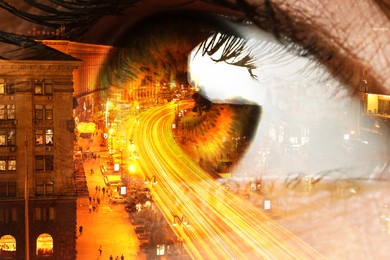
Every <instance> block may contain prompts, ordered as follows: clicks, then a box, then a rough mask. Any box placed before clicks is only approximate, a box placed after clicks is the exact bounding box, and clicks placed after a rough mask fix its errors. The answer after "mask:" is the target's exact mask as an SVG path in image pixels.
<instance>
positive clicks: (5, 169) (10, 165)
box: [0, 156, 16, 173]
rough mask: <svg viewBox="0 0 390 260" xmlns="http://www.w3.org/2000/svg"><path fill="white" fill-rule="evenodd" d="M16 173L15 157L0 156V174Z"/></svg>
mask: <svg viewBox="0 0 390 260" xmlns="http://www.w3.org/2000/svg"><path fill="white" fill-rule="evenodd" d="M15 171H16V157H15V156H0V173H14V172H15Z"/></svg>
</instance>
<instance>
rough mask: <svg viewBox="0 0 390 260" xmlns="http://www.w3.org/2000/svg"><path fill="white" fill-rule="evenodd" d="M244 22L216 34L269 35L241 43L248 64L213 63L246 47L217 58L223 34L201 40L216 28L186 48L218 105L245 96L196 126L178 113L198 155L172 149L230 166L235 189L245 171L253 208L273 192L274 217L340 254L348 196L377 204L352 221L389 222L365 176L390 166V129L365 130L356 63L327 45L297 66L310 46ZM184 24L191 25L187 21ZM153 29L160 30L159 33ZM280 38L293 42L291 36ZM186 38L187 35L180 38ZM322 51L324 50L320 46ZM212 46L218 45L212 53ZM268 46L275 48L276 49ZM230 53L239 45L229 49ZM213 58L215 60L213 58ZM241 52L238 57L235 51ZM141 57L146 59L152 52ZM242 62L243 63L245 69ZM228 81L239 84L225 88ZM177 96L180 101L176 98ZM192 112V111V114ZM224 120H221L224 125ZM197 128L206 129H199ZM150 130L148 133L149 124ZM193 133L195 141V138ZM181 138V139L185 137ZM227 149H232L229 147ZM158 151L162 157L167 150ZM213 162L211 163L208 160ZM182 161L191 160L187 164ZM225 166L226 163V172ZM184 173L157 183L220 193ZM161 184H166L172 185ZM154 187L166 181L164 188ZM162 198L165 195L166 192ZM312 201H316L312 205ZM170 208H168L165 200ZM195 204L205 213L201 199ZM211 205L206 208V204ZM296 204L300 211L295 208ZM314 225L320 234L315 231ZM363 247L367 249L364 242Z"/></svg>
mask: <svg viewBox="0 0 390 260" xmlns="http://www.w3.org/2000/svg"><path fill="white" fill-rule="evenodd" d="M240 26H241V27H237V28H236V30H233V29H231V31H230V32H226V30H225V31H224V30H221V31H222V33H221V34H218V33H216V34H211V37H213V36H215V37H224V36H226V37H230V39H231V41H234V40H236V42H239V41H240V40H242V39H247V38H250V39H251V41H255V42H256V43H257V44H254V45H255V46H256V47H259V45H261V44H259V43H261V42H263V43H264V45H263V48H257V49H256V48H255V47H253V48H251V47H252V45H251V41H248V42H247V43H245V48H244V51H242V52H241V54H242V56H241V57H246V55H245V54H248V53H250V54H251V55H250V57H251V59H250V60H245V61H246V62H247V63H246V64H245V65H247V66H241V67H240V66H232V65H230V68H233V70H232V71H229V72H227V70H226V69H224V70H223V72H222V73H219V72H218V70H217V69H216V67H213V66H214V65H215V66H219V65H228V64H229V63H230V64H231V63H234V62H235V61H240V59H239V57H238V56H240V55H232V56H231V57H230V58H231V59H228V58H226V59H224V60H223V61H222V62H219V63H218V62H215V60H219V59H220V57H221V56H218V54H219V53H218V51H219V50H222V49H223V48H224V46H226V45H223V44H221V46H222V47H221V49H218V48H215V51H214V49H213V48H211V49H210V48H209V49H207V48H204V47H205V46H211V47H213V46H216V45H218V44H217V43H218V40H219V39H221V38H215V42H214V43H215V45H213V44H210V41H211V40H212V39H213V38H207V37H206V38H205V40H204V41H203V45H201V46H193V48H189V49H191V50H193V53H196V52H197V55H195V54H194V55H193V56H191V57H190V59H189V68H187V69H188V70H189V71H188V72H189V74H191V76H190V79H189V81H190V83H191V84H194V86H195V87H199V89H200V92H199V94H201V96H202V97H203V98H207V99H208V101H211V103H212V104H211V106H212V107H213V108H216V107H218V105H217V104H215V103H217V102H219V103H220V105H221V103H222V104H224V105H226V104H228V103H229V104H230V105H232V104H233V105H239V106H236V107H234V108H232V106H230V107H229V106H225V107H224V108H223V109H221V108H218V109H216V110H214V111H211V112H210V113H209V114H208V115H211V116H209V117H204V118H203V120H200V121H199V124H197V126H196V127H194V123H193V122H185V121H184V120H183V121H182V122H181V123H179V128H178V129H177V130H178V132H180V131H181V133H179V134H178V135H176V137H175V138H176V141H177V143H179V146H180V147H182V148H183V146H185V145H186V144H187V145H188V146H187V148H188V149H192V150H191V151H192V152H189V155H190V157H192V158H191V159H189V158H188V157H185V156H183V155H181V153H179V152H178V150H174V151H176V153H175V155H177V156H180V158H182V159H183V158H185V159H184V160H186V161H187V162H188V164H191V161H192V160H193V159H194V158H195V159H194V160H195V161H196V162H198V163H199V164H202V166H203V167H204V168H206V169H207V168H208V169H210V168H212V169H211V170H210V171H213V173H215V169H216V168H218V171H220V172H217V173H222V174H221V176H223V173H229V174H231V175H232V177H233V178H230V179H223V178H221V181H226V180H227V181H230V183H229V184H228V185H230V190H231V192H240V191H239V190H238V189H237V186H236V185H235V184H234V182H235V180H237V179H238V180H239V179H240V178H241V180H251V181H250V182H249V185H248V182H244V183H239V185H240V186H241V188H243V190H245V188H244V187H250V188H248V189H247V190H246V194H245V195H247V196H250V199H249V201H250V202H251V203H253V204H255V205H256V207H257V208H261V209H263V210H264V205H263V204H262V203H263V202H264V201H268V200H269V201H271V205H272V207H271V210H269V211H267V210H268V209H266V210H265V212H269V213H270V214H275V213H276V212H278V213H281V214H283V216H281V215H279V216H275V218H278V223H280V224H282V225H283V226H284V227H286V228H287V229H289V230H292V231H293V232H294V233H296V234H299V237H300V238H302V239H303V240H304V241H305V242H307V243H309V244H311V245H313V247H315V248H317V249H318V250H319V251H320V252H321V253H323V254H325V255H326V256H330V257H333V256H336V255H337V256H338V257H340V256H341V255H343V254H344V253H345V251H343V249H341V248H339V247H338V246H335V245H332V244H331V243H328V242H327V241H338V237H335V236H334V235H333V234H329V233H334V234H338V235H340V232H338V231H339V229H338V228H339V225H341V224H339V223H340V222H339V221H345V222H347V223H348V228H347V230H351V228H352V229H353V227H355V224H354V222H353V221H351V219H350V218H351V215H350V214H351V212H350V211H347V210H344V208H347V207H348V206H350V207H353V208H355V207H357V208H358V207H360V206H361V203H360V202H359V201H360V200H362V201H366V200H367V203H368V204H369V205H370V206H371V207H374V208H375V212H366V211H364V212H362V215H361V218H359V220H356V221H358V222H359V223H361V224H362V223H364V222H366V221H367V222H369V223H371V224H372V225H371V224H370V226H371V227H374V229H375V230H376V231H374V233H375V234H379V233H381V232H382V231H381V228H382V227H383V223H382V224H380V225H378V221H377V220H378V219H381V221H382V220H383V218H381V217H380V216H381V215H380V214H379V213H378V212H379V210H383V209H384V208H382V207H381V206H378V205H374V204H376V202H377V200H379V201H380V199H379V197H382V195H377V194H376V193H373V192H372V190H371V189H372V186H370V185H367V183H368V182H371V181H372V180H377V179H378V177H379V176H383V175H384V174H386V171H387V169H388V155H389V151H388V148H387V147H388V139H387V137H386V135H385V134H383V135H382V136H379V135H375V134H374V135H371V134H370V133H366V132H364V133H361V131H360V130H362V129H363V128H365V127H363V125H365V126H366V125H369V123H370V122H367V121H365V120H364V119H362V118H359V117H355V115H356V113H357V112H358V111H359V109H360V108H361V103H360V101H359V99H358V96H359V95H357V92H358V88H359V85H358V84H357V81H355V76H356V74H357V71H359V69H357V70H354V69H351V70H349V71H348V69H344V68H345V67H343V66H341V65H340V64H341V63H340V64H337V65H334V66H333V65H332V64H329V63H327V62H326V60H324V57H325V56H326V55H325V54H324V55H323V56H321V55H319V56H320V58H319V59H318V60H317V59H315V57H317V56H315V55H313V56H310V59H307V60H308V61H309V62H308V63H302V64H306V65H302V64H301V65H302V66H301V67H299V66H297V65H296V64H297V62H300V61H302V60H305V56H308V55H307V54H310V53H308V52H307V51H305V48H303V47H298V48H296V46H293V45H289V44H287V45H277V43H278V39H272V37H271V36H270V35H266V36H261V35H262V34H263V33H260V32H259V31H258V30H257V29H256V28H251V30H250V32H251V35H250V37H249V36H248V35H246V36H245V35H243V34H240V32H242V31H243V29H242V28H249V27H250V26H249V25H247V24H241V25H240ZM186 28H187V29H188V28H189V27H186ZM225 29H226V28H225ZM254 32H258V34H257V33H256V34H254ZM239 34H240V35H239ZM209 36H210V35H209ZM264 37H265V38H264ZM301 37H302V39H301V40H302V41H303V40H304V39H303V38H304V37H303V36H302V35H301ZM156 39H159V38H157V36H156ZM172 39H173V37H172ZM283 40H284V41H287V42H289V40H288V39H283ZM157 41H158V40H157ZM122 43H123V42H122ZM142 43H143V44H144V45H143V46H141V47H142V48H143V47H144V46H145V45H146V43H147V42H146V41H144V42H141V44H142ZM160 43H162V44H163V43H164V42H163V41H161V42H160ZM225 43H229V41H228V40H226V41H225ZM230 43H231V42H230ZM169 45H170V48H169V49H170V50H175V41H173V40H172V42H170V44H169ZM181 46H182V47H183V46H186V45H185V44H184V43H182V44H181ZM233 46H238V47H237V49H240V48H239V47H240V46H239V45H233ZM186 47H187V46H186ZM142 48H141V49H142ZM310 48H311V50H312V53H315V52H316V51H318V49H316V47H315V45H314V42H313V43H312V45H311V46H310ZM233 49H234V48H233ZM237 49H236V50H237ZM286 49H287V50H290V52H285V50H286ZM138 50H139V49H138ZM142 50H143V49H142ZM160 50H161V49H160ZM240 50H241V49H240ZM245 51H247V52H245ZM322 51H323V52H325V51H324V50H322ZM332 51H335V50H328V51H327V53H328V54H329V53H331V52H332ZM202 52H203V53H204V55H201V54H203V53H202ZM145 53H147V52H145ZM167 53H169V52H167ZM208 53H214V54H216V56H213V55H209V54H208ZM272 53H273V54H275V55H276V57H275V56H271V54H272ZM231 54H237V53H235V52H234V51H233V52H232V53H231ZM294 54H295V55H294ZM315 54H317V53H315ZM144 58H145V57H143V59H144ZM149 58H150V57H149ZM210 58H213V59H214V60H210ZM235 58H236V60H234V59H235ZM145 59H148V57H146V58H145ZM199 60H203V61H202V62H200V64H201V65H200V66H199V67H200V68H202V69H204V68H205V67H206V64H207V63H205V62H204V61H205V60H208V61H211V63H212V65H213V66H211V67H209V68H208V70H206V71H205V70H200V69H199V67H198V68H196V62H198V61H199ZM346 60H347V59H346ZM116 61H117V60H116ZM241 61H242V60H241ZM119 64H123V63H119ZM343 64H344V63H343ZM345 64H348V62H345ZM119 66H120V65H119ZM252 66H253V67H252ZM340 66H341V67H340ZM275 68H276V69H275ZM299 68H300V69H299ZM248 69H250V71H249V70H248ZM240 70H242V71H243V72H244V73H241V71H240ZM294 70H295V71H294ZM111 71H114V70H111ZM360 71H362V70H360ZM117 73H119V74H118V75H122V76H123V75H124V74H121V72H117ZM231 75H233V76H234V79H233V80H232V79H229V80H227V78H228V76H231ZM136 76H139V74H136ZM116 79H118V78H116ZM155 79H156V78H155ZM170 79H171V78H167V80H166V81H165V83H166V84H167V85H168V84H169V83H171V82H170ZM208 80H214V81H210V82H211V83H209V82H207V81H208ZM245 80H247V81H245ZM244 82H246V83H244ZM247 82H250V83H247ZM121 83H126V82H125V81H116V85H117V86H118V85H119V84H121ZM228 84H232V85H233V86H231V88H229V87H228ZM245 84H248V85H249V84H253V85H252V87H253V89H252V90H243V89H244V87H245V86H244V85H245ZM251 91H253V92H251ZM222 94H223V95H225V96H223V95H222ZM226 94H229V95H226ZM201 102H204V100H203V101H202V100H201ZM206 103H207V102H206ZM178 106H182V105H180V104H178V105H177V107H178ZM237 107H240V108H242V110H239V109H238V108H237ZM249 108H251V109H249ZM246 109H248V110H249V112H248V114H247V115H249V116H242V115H245V113H243V111H246ZM357 110H358V111H357ZM196 112H198V111H196ZM213 113H214V114H213ZM201 114H203V112H202V113H201ZM204 114H207V113H204ZM227 114H229V115H230V116H231V115H234V114H240V115H241V117H240V116H233V117H232V116H231V117H225V116H226V115H227ZM190 115H191V116H193V114H190ZM224 117H225V118H224ZM143 120H147V119H146V118H141V121H143ZM229 120H231V121H229ZM359 120H361V121H359ZM186 123H188V124H186ZM359 124H361V125H360V127H361V128H362V129H360V130H358V129H357V128H356V127H357V126H358V125H359ZM231 125H234V128H233V130H234V129H236V132H234V131H229V130H231V129H230V128H229V127H230V126H231ZM237 125H238V126H237ZM243 125H244V127H243ZM219 126H224V127H221V128H218V127H219ZM246 128H248V129H251V130H252V132H253V133H255V134H253V135H252V138H249V135H248V136H245V135H244V134H241V133H242V132H244V131H243V130H244V129H246ZM150 131H152V130H150ZM194 133H195V134H194ZM196 133H202V134H198V136H196ZM211 133H212V134H211ZM144 134H145V135H146V132H144V133H143V135H144ZM364 134H367V135H364ZM244 137H246V138H245V139H246V140H245V142H247V143H246V144H245V145H247V146H245V148H246V149H245V150H246V151H245V152H243V151H244V150H240V151H239V152H237V151H238V150H237V148H239V147H240V148H242V146H243V143H244V142H243V140H244ZM150 138H151V137H150ZM378 138H379V139H378ZM192 139H193V140H194V142H193V145H192V146H191V145H190V143H191V142H192ZM374 139H378V140H380V141H378V140H374ZM182 141H183V143H184V145H183V144H180V143H181V142H182ZM228 143H229V144H228ZM138 145H140V144H138ZM171 145H173V144H171V143H166V144H165V146H164V150H169V149H171ZM223 145H226V147H224V148H222V147H223ZM144 148H146V147H144ZM156 149H157V148H156ZM172 149H173V148H172ZM202 149H203V150H202ZM144 150H147V149H144ZM195 150H201V151H202V152H200V156H199V157H196V154H195V152H194V151H195ZM229 153H230V155H227V154H229ZM237 154H238V155H239V156H241V157H240V158H239V160H237V162H235V159H236V157H234V156H233V155H237ZM208 155H209V156H210V158H211V159H208V161H207V160H206V157H207V156H208ZM213 156H214V157H213ZM228 156H231V158H228ZM200 157H203V158H200ZM159 158H163V156H161V157H159ZM215 158H217V159H215ZM200 159H202V160H200ZM226 159H228V160H226ZM218 160H219V161H220V162H221V164H220V165H218V164H212V162H213V163H214V162H218ZM224 160H226V162H227V163H226V164H233V161H234V166H235V167H230V168H229V167H225V168H224V167H223V166H224V165H223V162H224ZM149 163H151V162H149ZM155 163H157V162H155ZM178 163H179V162H178ZM207 164H209V165H207ZM180 165H181V164H180ZM210 165H211V167H207V166H210ZM205 166H206V167H205ZM167 167H168V166H167ZM182 167H186V166H184V165H183V166H182ZM168 168H169V169H172V168H170V167H168ZM185 169H187V168H185ZM226 169H228V170H229V172H226V171H225V172H224V170H226ZM156 171H157V170H156ZM172 171H173V169H172ZM179 174H180V178H179V177H178V176H176V175H172V176H171V179H169V180H167V179H166V177H167V176H166V175H161V176H160V177H161V178H162V179H163V180H161V181H159V183H160V184H161V185H164V184H163V183H165V182H167V183H169V184H170V186H169V189H170V190H171V192H172V193H177V194H182V193H183V194H187V195H188V196H185V197H187V198H190V199H193V200H194V201H197V202H198V203H199V204H200V205H202V206H204V205H207V206H205V207H206V208H208V207H209V206H210V203H214V202H215V201H214V202H211V201H213V200H212V196H216V195H215V194H216V193H213V192H211V191H210V189H208V188H207V187H210V186H211V185H208V184H209V183H212V181H211V180H210V179H207V178H205V179H204V180H207V185H206V183H205V182H201V183H202V185H204V186H203V189H201V188H199V187H198V186H195V185H194V186H191V185H190V184H183V183H181V184H180V185H178V184H175V181H177V178H179V179H180V180H182V182H186V181H188V182H189V183H190V182H191V181H193V180H194V179H196V178H197V175H196V174H195V173H194V172H192V171H191V174H190V173H188V174H185V173H183V172H181V173H178V175H179ZM198 180H199V179H198ZM369 180H371V181H369ZM252 184H254V185H252ZM382 184H383V183H381V184H380V185H382ZM247 185H248V186H247ZM384 185H385V184H384ZM182 186H185V187H187V189H182V188H181V187H182ZM385 186H386V185H385ZM160 187H165V188H167V187H166V186H160ZM175 187H176V188H177V189H176V188H175ZM211 187H214V186H211ZM252 187H253V189H252ZM375 187H378V186H375ZM157 189H158V190H160V191H161V189H163V188H156V190H157ZM188 189H189V190H192V191H195V193H198V194H201V196H204V197H203V200H202V199H201V198H200V197H198V196H192V195H190V194H192V193H189V192H188ZM373 189H375V188H373ZM204 190H207V191H206V193H203V192H204ZM379 190H380V191H379ZM241 192H242V190H241ZM378 192H379V194H383V192H382V189H378ZM229 194H231V193H229ZM372 196H374V197H375V198H378V199H375V202H373V200H371V199H370V198H372ZM164 198H165V199H166V200H169V197H164ZM204 198H207V199H209V201H210V202H208V203H207V202H205V201H204ZM218 198H220V197H218ZM226 198H229V199H230V198H231V197H230V195H226V197H225V198H224V199H226ZM318 198H320V199H318ZM232 200H233V199H232ZM246 202H248V201H246ZM185 204H186V202H185V201H184V200H181V199H178V202H177V203H172V205H171V207H172V208H180V209H181V210H184V208H185ZM248 204H250V203H248ZM316 205H319V206H318V208H316V209H314V207H315V206H316ZM213 206H214V205H213ZM247 206H248V205H245V206H242V207H243V208H245V209H244V210H243V211H245V210H248V212H249V209H248V208H246V207H247ZM202 209H204V208H202ZM194 210H195V209H194ZM278 210H280V211H278ZM167 211H169V210H168V209H167ZM194 212H196V213H195V214H199V215H200V216H203V214H201V213H200V212H199V211H198V208H197V207H196V211H194ZM207 212H208V213H210V212H209V211H207ZM240 212H241V211H240ZM212 214H213V216H215V215H214V214H217V213H215V212H214V213H212ZM293 214H297V215H296V216H295V217H293V216H292V215H293ZM386 214H387V213H385V215H386ZM168 215H169V214H168ZM186 215H188V214H186ZM382 215H383V214H382ZM385 215H383V216H385ZM324 216H327V217H326V218H327V219H328V218H336V219H335V220H334V221H329V220H325V219H323V218H324ZM197 217H198V216H197ZM368 219H375V220H373V221H372V220H368ZM373 222H375V223H373ZM294 223H295V224H294ZM319 223H321V224H319ZM254 225H256V224H254ZM322 225H324V226H325V227H326V228H329V230H332V231H330V232H325V231H324V230H323V229H321V228H320V227H319V226H322ZM352 226H353V227H352ZM362 226H367V224H366V225H364V224H362ZM352 232H357V233H359V234H364V236H367V234H366V233H367V232H371V231H368V230H367V229H366V228H364V227H361V229H359V230H358V231H356V230H355V231H352ZM313 233H316V234H319V235H318V236H313V235H312V234H313ZM357 233H356V234H357ZM341 234H342V236H346V239H345V243H346V244H348V245H350V243H352V241H351V240H350V239H348V234H350V232H348V231H345V232H344V231H343V232H341ZM354 234H355V233H354ZM354 241H356V240H354ZM372 241H373V240H370V244H371V245H373V242H372ZM324 245H326V246H324ZM378 247H379V249H378V251H377V253H378V254H382V252H383V251H382V249H383V248H384V247H383V246H382V245H379V246H378ZM361 248H362V249H363V248H364V249H363V250H365V249H367V248H368V247H366V246H363V245H362V246H361ZM336 249H337V250H336ZM356 250H357V249H356ZM367 250H369V251H370V254H371V253H373V251H372V250H370V249H367ZM358 251H359V250H357V251H356V252H358ZM359 252H360V253H361V251H359Z"/></svg>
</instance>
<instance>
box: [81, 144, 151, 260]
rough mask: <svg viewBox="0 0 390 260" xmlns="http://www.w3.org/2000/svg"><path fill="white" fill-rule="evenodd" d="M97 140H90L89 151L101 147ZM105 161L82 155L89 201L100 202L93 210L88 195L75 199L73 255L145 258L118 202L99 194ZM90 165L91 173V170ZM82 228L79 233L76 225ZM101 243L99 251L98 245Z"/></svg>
mask: <svg viewBox="0 0 390 260" xmlns="http://www.w3.org/2000/svg"><path fill="white" fill-rule="evenodd" d="M96 143H97V141H96V140H94V142H92V143H90V144H89V145H90V152H94V148H96V150H98V149H101V148H100V147H99V146H98V145H97V146H96ZM104 163H105V161H103V159H100V158H96V159H93V158H91V159H84V162H83V166H84V171H85V175H86V181H87V186H88V191H89V196H90V197H91V201H92V204H94V203H93V199H95V204H98V203H97V201H98V198H99V200H100V205H99V206H98V207H97V208H96V210H95V211H93V210H90V209H89V204H90V201H89V197H88V196H80V197H79V198H78V200H77V229H78V232H77V235H78V237H77V240H76V249H77V259H80V260H84V259H85V260H90V259H107V260H109V259H110V256H112V257H113V258H112V259H114V260H115V259H116V257H117V256H118V259H121V255H122V254H123V256H124V259H126V260H127V259H146V255H145V254H144V253H143V252H141V251H140V250H139V241H138V238H137V235H136V233H135V230H134V227H133V225H132V224H131V222H130V218H129V215H128V213H127V212H126V211H125V209H124V206H123V205H122V204H114V205H111V204H110V203H109V201H108V200H107V194H104V195H103V192H102V188H103V187H105V185H104V182H103V176H102V174H101V172H100V166H101V165H102V164H104ZM91 169H93V170H94V174H91ZM97 187H100V191H99V189H96V188H97ZM80 226H82V227H83V230H82V233H81V234H80V232H79V227H80ZM100 246H101V249H102V250H101V253H100V252H99V248H100Z"/></svg>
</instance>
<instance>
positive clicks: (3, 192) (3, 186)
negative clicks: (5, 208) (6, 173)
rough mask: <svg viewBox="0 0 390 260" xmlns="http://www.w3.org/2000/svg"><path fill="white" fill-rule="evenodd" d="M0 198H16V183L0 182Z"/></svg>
mask: <svg viewBox="0 0 390 260" xmlns="http://www.w3.org/2000/svg"><path fill="white" fill-rule="evenodd" d="M0 197H16V182H0ZM0 217H1V214H0ZM0 221H1V220H0Z"/></svg>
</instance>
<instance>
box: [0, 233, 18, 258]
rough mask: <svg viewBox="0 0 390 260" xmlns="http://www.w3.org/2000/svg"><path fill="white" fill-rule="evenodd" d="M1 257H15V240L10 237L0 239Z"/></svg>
mask: <svg viewBox="0 0 390 260" xmlns="http://www.w3.org/2000/svg"><path fill="white" fill-rule="evenodd" d="M0 250H1V257H2V258H3V257H4V259H6V258H11V259H14V257H16V239H15V238H14V237H13V236H11V235H4V236H2V237H1V238H0Z"/></svg>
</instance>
